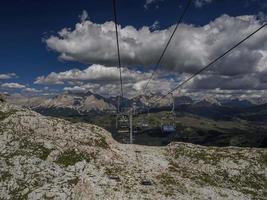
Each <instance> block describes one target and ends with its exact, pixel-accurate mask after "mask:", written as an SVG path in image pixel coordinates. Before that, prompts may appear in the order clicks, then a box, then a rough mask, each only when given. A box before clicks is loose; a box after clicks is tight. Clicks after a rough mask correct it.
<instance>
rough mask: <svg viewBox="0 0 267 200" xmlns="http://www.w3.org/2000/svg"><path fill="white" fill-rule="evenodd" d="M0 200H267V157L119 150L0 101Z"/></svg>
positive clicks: (219, 151) (213, 150)
mask: <svg viewBox="0 0 267 200" xmlns="http://www.w3.org/2000/svg"><path fill="white" fill-rule="evenodd" d="M0 155H1V156H0V199H4V200H6V199H32V200H35V199H58V200H62V199H84V200H95V199H96V200H98V199H99V200H103V199H123V200H124V199H136V200H139V199H170V200H171V199H182V200H183V199H184V200H188V199H189V200H190V199H233V200H237V199H242V200H243V199H264V198H266V196H267V150H266V149H260V148H259V149H256V148H236V147H227V148H217V147H203V146H198V145H192V144H186V143H171V144H170V145H168V146H165V147H148V146H139V145H126V144H119V143H117V142H116V141H114V140H113V139H112V137H111V134H110V133H109V132H107V131H106V130H104V129H102V128H100V127H97V126H95V125H91V124H85V123H71V122H68V121H65V120H62V119H57V118H52V117H45V116H42V115H40V114H38V113H36V112H34V111H31V110H28V109H23V108H21V107H18V106H14V105H9V104H7V103H4V102H0Z"/></svg>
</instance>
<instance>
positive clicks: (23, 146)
mask: <svg viewBox="0 0 267 200" xmlns="http://www.w3.org/2000/svg"><path fill="white" fill-rule="evenodd" d="M50 152H51V150H50V149H47V148H45V147H44V146H43V145H41V144H38V143H33V142H30V141H27V140H25V139H22V140H20V146H19V149H17V150H16V151H15V152H14V153H12V154H11V155H10V156H9V157H14V156H37V157H38V158H40V159H42V160H46V158H47V156H48V155H49V154H50Z"/></svg>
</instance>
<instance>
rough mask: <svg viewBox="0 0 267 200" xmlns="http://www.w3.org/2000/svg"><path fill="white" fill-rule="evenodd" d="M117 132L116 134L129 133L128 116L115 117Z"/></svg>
mask: <svg viewBox="0 0 267 200" xmlns="http://www.w3.org/2000/svg"><path fill="white" fill-rule="evenodd" d="M117 130H118V133H129V131H130V119H129V116H128V115H124V114H121V115H118V116H117Z"/></svg>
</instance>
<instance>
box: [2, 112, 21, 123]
mask: <svg viewBox="0 0 267 200" xmlns="http://www.w3.org/2000/svg"><path fill="white" fill-rule="evenodd" d="M16 112H17V110H10V111H9V112H3V111H0V121H2V120H4V119H6V118H8V117H9V116H10V115H13V114H15V113H16Z"/></svg>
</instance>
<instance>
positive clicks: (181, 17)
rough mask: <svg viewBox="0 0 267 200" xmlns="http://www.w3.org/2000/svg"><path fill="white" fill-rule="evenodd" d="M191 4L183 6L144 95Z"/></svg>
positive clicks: (190, 1) (189, 1)
mask: <svg viewBox="0 0 267 200" xmlns="http://www.w3.org/2000/svg"><path fill="white" fill-rule="evenodd" d="M191 3H192V0H188V2H187V4H186V6H185V9H184V10H183V12H182V14H181V16H180V18H179V19H178V22H177V24H176V26H175V28H174V30H173V32H172V34H171V36H170V38H169V40H168V42H167V43H166V46H165V47H164V49H163V51H162V53H161V55H160V57H159V59H158V61H157V63H156V65H155V67H154V69H153V72H152V74H151V76H150V78H149V80H148V81H147V83H146V86H145V88H144V90H143V93H144V94H145V92H146V89H147V87H148V85H149V83H150V82H151V80H152V78H153V76H154V75H155V73H156V71H157V69H158V68H159V66H160V63H161V61H162V58H163V57H164V55H165V53H166V50H167V48H168V46H169V45H170V43H171V40H172V38H173V36H174V34H175V32H176V31H177V29H178V27H179V25H180V24H181V22H182V20H183V18H184V16H185V14H186V12H187V11H188V9H189V7H190V5H191Z"/></svg>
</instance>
